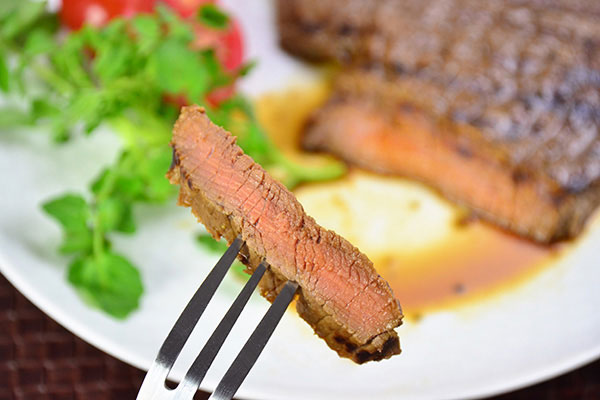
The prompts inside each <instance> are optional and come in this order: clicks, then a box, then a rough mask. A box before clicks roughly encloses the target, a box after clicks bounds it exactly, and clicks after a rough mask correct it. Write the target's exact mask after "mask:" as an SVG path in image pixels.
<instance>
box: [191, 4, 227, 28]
mask: <svg viewBox="0 0 600 400" xmlns="http://www.w3.org/2000/svg"><path fill="white" fill-rule="evenodd" d="M198 20H199V21H200V22H202V23H203V24H204V25H206V26H208V27H209V28H214V29H226V28H227V27H228V26H229V16H228V15H227V14H225V13H224V12H223V11H221V10H220V9H219V8H217V7H216V6H215V5H214V4H205V5H203V6H202V7H200V9H199V10H198Z"/></svg>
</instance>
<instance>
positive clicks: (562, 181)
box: [278, 0, 600, 242]
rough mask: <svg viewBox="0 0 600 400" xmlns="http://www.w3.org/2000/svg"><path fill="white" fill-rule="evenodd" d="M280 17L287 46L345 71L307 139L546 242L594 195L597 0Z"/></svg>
mask: <svg viewBox="0 0 600 400" xmlns="http://www.w3.org/2000/svg"><path fill="white" fill-rule="evenodd" d="M278 18H279V24H280V25H279V29H280V35H281V43H282V45H283V46H284V47H285V48H286V49H288V50H289V51H291V52H292V53H294V54H297V55H300V56H303V57H306V58H310V59H315V60H320V59H334V60H337V61H338V62H340V63H341V64H343V65H344V66H345V69H346V71H345V72H344V73H342V76H340V78H339V80H338V82H337V88H336V91H335V93H334V94H333V95H332V97H331V99H330V101H329V102H328V103H327V104H326V106H325V107H324V108H323V109H322V110H320V111H319V112H318V113H317V114H316V115H315V117H314V118H313V121H312V123H311V124H310V125H309V127H308V131H307V136H306V140H305V146H306V147H308V148H312V149H320V150H326V151H330V152H333V153H335V154H338V155H340V156H342V157H343V158H345V159H346V160H348V161H350V162H354V163H357V164H359V165H361V166H363V167H366V168H370V169H374V170H376V171H380V172H386V173H392V174H401V175H406V176H411V177H414V178H416V179H420V180H422V181H424V182H426V183H428V184H431V185H432V186H434V187H436V188H438V189H439V190H440V191H441V192H442V193H444V194H445V195H447V196H448V197H450V198H452V199H454V200H456V201H458V202H461V203H463V204H466V205H468V206H469V207H471V208H472V209H473V210H475V211H476V212H477V213H478V214H480V215H482V216H484V217H485V218H487V219H489V220H491V221H493V222H495V223H497V224H499V225H501V226H504V227H506V228H508V229H510V230H513V231H514V232H517V233H519V234H521V235H524V236H527V237H530V238H533V239H535V240H538V241H540V242H552V241H555V240H559V239H563V238H569V237H572V236H574V235H576V234H577V233H578V232H580V231H581V229H582V227H583V225H584V222H585V220H586V219H587V217H588V216H589V215H590V214H591V213H592V212H593V210H594V209H595V208H596V206H597V205H598V203H599V202H600V179H599V177H600V139H599V134H600V132H599V129H600V128H599V127H600V3H598V2H594V1H591V0H590V1H587V0H582V1H567V0H510V1H506V2H482V1H477V0H432V1H428V2H414V1H409V0H382V1H370V0H349V1H342V0H320V1H313V0H281V1H279V2H278Z"/></svg>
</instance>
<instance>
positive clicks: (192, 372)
mask: <svg viewBox="0 0 600 400" xmlns="http://www.w3.org/2000/svg"><path fill="white" fill-rule="evenodd" d="M266 270H267V263H266V261H263V262H261V263H260V265H259V266H258V267H257V268H256V269H255V270H254V272H253V273H252V276H251V277H250V279H249V280H248V282H247V283H246V285H245V286H244V288H243V289H242V291H241V292H240V294H239V295H238V296H237V297H236V299H235V301H234V302H233V304H232V305H231V307H230V308H229V310H228V311H227V313H226V314H225V316H224V317H223V319H222V320H221V322H220V323H219V325H218V326H217V328H216V329H215V331H214V332H213V334H212V335H211V336H210V338H209V339H208V341H207V342H206V344H205V345H204V347H203V348H202V350H201V351H200V354H198V356H197V357H196V360H194V363H193V364H192V366H191V367H190V369H189V370H188V372H187V374H186V375H185V378H184V379H183V381H182V382H181V383H180V384H179V386H178V387H177V389H176V393H175V397H174V400H179V399H181V400H187V399H191V398H192V397H193V395H194V393H196V391H197V390H198V386H200V383H202V379H204V376H205V375H206V372H207V371H208V369H209V368H210V366H211V364H212V362H213V361H214V359H215V357H216V356H217V353H218V352H219V350H220V349H221V347H222V346H223V343H224V342H225V339H227V336H228V335H229V332H231V328H232V327H233V325H234V324H235V322H236V321H237V319H238V317H239V316H240V314H241V312H242V310H243V309H244V307H245V305H246V303H248V300H249V299H250V296H251V295H252V293H253V292H254V289H255V288H256V286H257V285H258V283H259V282H260V280H261V278H262V277H263V275H264V273H265V271H266Z"/></svg>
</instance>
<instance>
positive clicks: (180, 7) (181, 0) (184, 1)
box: [162, 0, 216, 18]
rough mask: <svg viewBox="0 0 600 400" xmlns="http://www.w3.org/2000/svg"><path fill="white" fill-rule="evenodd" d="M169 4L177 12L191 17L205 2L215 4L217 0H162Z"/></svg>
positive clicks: (184, 16) (185, 16)
mask: <svg viewBox="0 0 600 400" xmlns="http://www.w3.org/2000/svg"><path fill="white" fill-rule="evenodd" d="M162 1H163V2H165V3H166V4H168V5H169V6H170V7H171V8H172V9H173V10H175V12H177V14H179V15H181V16H182V17H183V18H189V17H191V16H193V15H195V14H196V11H198V9H199V8H200V6H201V5H203V4H208V3H211V4H215V3H216V0H162Z"/></svg>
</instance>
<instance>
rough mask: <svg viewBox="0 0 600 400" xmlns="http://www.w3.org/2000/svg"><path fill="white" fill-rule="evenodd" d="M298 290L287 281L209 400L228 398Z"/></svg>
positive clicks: (248, 370) (258, 354)
mask: <svg viewBox="0 0 600 400" xmlns="http://www.w3.org/2000/svg"><path fill="white" fill-rule="evenodd" d="M296 290H298V284H297V283H295V282H292V281H288V282H287V283H286V284H285V286H284V287H283V289H282V290H281V292H280V293H279V295H278V296H277V298H276V299H275V301H274V302H273V304H272V305H271V307H270V308H269V310H268V311H267V313H266V314H265V316H264V317H263V318H262V320H261V321H260V323H259V324H258V326H257V327H256V329H255V330H254V332H253V333H252V335H251V336H250V338H249V339H248V341H247V342H246V344H245V345H244V347H243V348H242V350H241V351H240V353H239V354H238V356H237V357H236V358H235V360H234V361H233V364H231V366H230V367H229V369H228V370H227V372H226V373H225V375H224V376H223V379H221V382H219V384H218V385H217V388H216V389H215V391H214V393H213V394H212V395H211V396H210V398H209V400H230V399H231V398H233V396H234V395H235V392H237V390H238V388H239V387H240V385H241V384H242V382H243V381H244V379H245V378H246V376H247V375H248V373H249V372H250V369H251V368H252V366H253V365H254V363H256V360H257V359H258V356H260V353H261V352H262V350H263V349H264V347H265V345H266V344H267V341H268V340H269V338H270V337H271V335H272V334H273V331H274V330H275V328H276V327H277V324H278V323H279V321H280V320H281V317H282V316H283V314H284V313H285V310H286V309H287V307H288V305H289V304H290V302H291V301H292V299H293V298H294V294H295V293H296Z"/></svg>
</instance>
